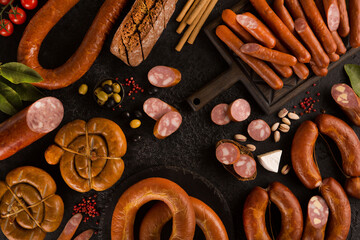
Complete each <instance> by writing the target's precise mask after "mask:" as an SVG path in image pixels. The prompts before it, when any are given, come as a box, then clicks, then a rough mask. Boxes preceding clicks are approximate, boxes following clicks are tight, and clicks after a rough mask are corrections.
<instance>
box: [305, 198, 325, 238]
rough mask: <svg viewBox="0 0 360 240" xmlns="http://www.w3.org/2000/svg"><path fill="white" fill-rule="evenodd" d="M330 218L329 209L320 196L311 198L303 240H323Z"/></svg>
mask: <svg viewBox="0 0 360 240" xmlns="http://www.w3.org/2000/svg"><path fill="white" fill-rule="evenodd" d="M328 217H329V207H328V206H327V204H326V202H325V200H324V199H323V198H322V197H320V196H313V197H312V198H310V201H309V203H308V208H307V219H306V223H305V229H304V233H303V236H302V240H323V239H324V237H325V228H326V224H327V221H328Z"/></svg>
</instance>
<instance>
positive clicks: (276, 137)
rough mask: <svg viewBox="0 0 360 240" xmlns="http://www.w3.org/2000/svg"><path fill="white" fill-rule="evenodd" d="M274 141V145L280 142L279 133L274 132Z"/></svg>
mask: <svg viewBox="0 0 360 240" xmlns="http://www.w3.org/2000/svg"><path fill="white" fill-rule="evenodd" d="M274 140H275V142H276V143H277V142H279V141H280V132H279V131H275V132H274Z"/></svg>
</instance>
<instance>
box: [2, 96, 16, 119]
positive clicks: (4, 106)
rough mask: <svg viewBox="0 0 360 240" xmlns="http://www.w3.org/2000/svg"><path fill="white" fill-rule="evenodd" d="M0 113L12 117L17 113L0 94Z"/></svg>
mask: <svg viewBox="0 0 360 240" xmlns="http://www.w3.org/2000/svg"><path fill="white" fill-rule="evenodd" d="M0 111H2V112H4V113H6V114H8V115H14V114H15V113H16V112H17V111H16V109H15V108H14V107H13V105H11V103H9V102H8V100H6V98H5V97H4V96H3V95H1V94H0Z"/></svg>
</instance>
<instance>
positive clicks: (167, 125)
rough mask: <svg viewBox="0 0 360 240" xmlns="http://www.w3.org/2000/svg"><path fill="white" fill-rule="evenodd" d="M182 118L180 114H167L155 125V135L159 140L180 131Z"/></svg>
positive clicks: (171, 112) (173, 112)
mask: <svg viewBox="0 0 360 240" xmlns="http://www.w3.org/2000/svg"><path fill="white" fill-rule="evenodd" d="M181 123H182V117H181V114H180V113H179V112H175V111H170V112H168V113H165V114H164V116H162V117H161V118H160V119H159V120H158V121H157V122H156V124H155V127H154V135H155V137H156V138H158V139H164V138H166V137H168V136H170V135H171V134H173V133H174V132H175V131H176V130H178V129H179V127H180V125H181Z"/></svg>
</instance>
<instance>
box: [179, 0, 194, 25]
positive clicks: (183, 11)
mask: <svg viewBox="0 0 360 240" xmlns="http://www.w3.org/2000/svg"><path fill="white" fill-rule="evenodd" d="M193 3H194V0H188V1H187V2H186V4H185V6H184V8H183V9H182V10H181V12H180V14H179V16H178V17H177V18H176V21H177V22H181V21H182V20H183V18H184V16H185V14H186V13H187V12H188V10H189V8H190V7H191V5H192V4H193Z"/></svg>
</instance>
